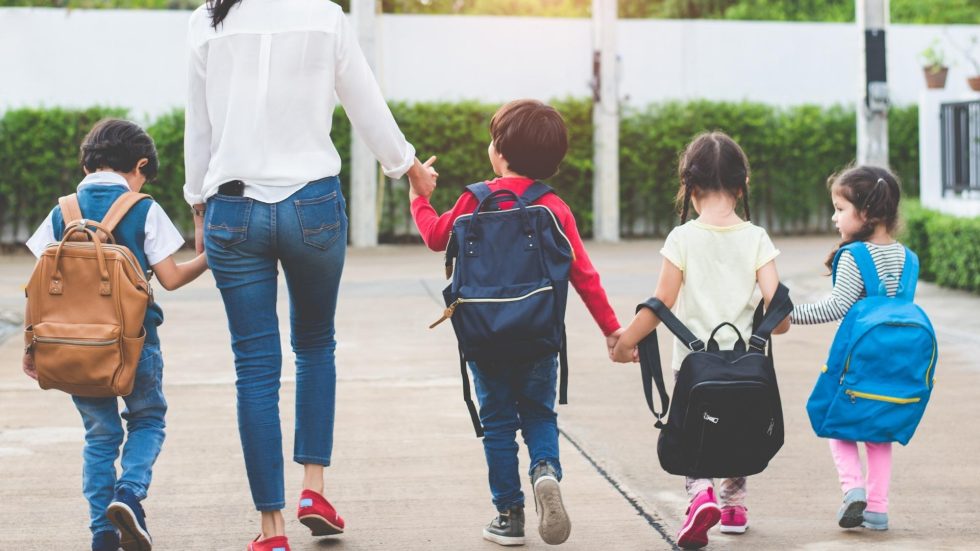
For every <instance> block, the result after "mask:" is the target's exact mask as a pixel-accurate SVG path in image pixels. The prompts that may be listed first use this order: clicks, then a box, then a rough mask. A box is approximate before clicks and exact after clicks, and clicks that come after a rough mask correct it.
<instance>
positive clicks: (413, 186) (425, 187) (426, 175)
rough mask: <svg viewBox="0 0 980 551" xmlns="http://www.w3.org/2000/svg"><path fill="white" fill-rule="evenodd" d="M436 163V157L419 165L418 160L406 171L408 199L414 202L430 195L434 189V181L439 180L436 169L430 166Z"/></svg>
mask: <svg viewBox="0 0 980 551" xmlns="http://www.w3.org/2000/svg"><path fill="white" fill-rule="evenodd" d="M435 162H436V157H435V156H432V157H429V160H428V161H426V162H425V163H420V162H419V160H418V159H415V162H414V163H413V164H412V168H410V169H408V183H409V185H410V189H409V190H408V198H409V200H411V201H414V200H415V199H416V198H418V197H425V198H426V199H428V198H429V196H430V195H432V192H433V191H435V189H436V180H437V179H438V178H439V173H438V172H436V169H434V168H432V165H433V164H434V163H435Z"/></svg>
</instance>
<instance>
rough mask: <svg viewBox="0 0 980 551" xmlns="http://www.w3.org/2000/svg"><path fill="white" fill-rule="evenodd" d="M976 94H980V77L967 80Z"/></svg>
mask: <svg viewBox="0 0 980 551" xmlns="http://www.w3.org/2000/svg"><path fill="white" fill-rule="evenodd" d="M966 81H967V82H968V83H970V88H972V89H973V91H974V92H980V75H977V76H975V77H971V78H968V79H966Z"/></svg>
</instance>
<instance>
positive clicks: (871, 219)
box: [824, 165, 902, 271]
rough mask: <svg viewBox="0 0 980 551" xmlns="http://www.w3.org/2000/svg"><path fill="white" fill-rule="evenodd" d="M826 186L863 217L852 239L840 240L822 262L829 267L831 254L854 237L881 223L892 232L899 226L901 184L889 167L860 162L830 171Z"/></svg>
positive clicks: (867, 234)
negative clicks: (859, 227)
mask: <svg viewBox="0 0 980 551" xmlns="http://www.w3.org/2000/svg"><path fill="white" fill-rule="evenodd" d="M827 189H829V190H830V191H831V193H833V192H837V194H838V195H840V196H841V197H843V198H844V199H847V201H848V202H849V203H851V204H852V205H854V208H855V209H857V211H858V213H860V214H861V216H863V217H864V225H863V226H861V229H860V230H859V231H858V232H857V233H855V234H854V235H852V236H851V239H848V240H844V241H841V242H840V243H839V244H838V245H837V247H835V248H834V250H833V251H831V253H830V255H829V256H828V257H827V261H826V262H825V263H824V264H825V265H826V266H827V269H828V270H831V271H833V269H834V257H835V256H837V251H839V250H840V249H841V247H844V246H845V245H848V244H850V243H854V242H855V241H867V240H868V239H869V238H870V237H871V236H872V235H874V232H875V228H877V227H878V226H879V225H884V226H885V228H887V229H888V233H894V232H895V229H896V228H897V227H898V202H899V200H900V199H901V196H902V184H901V182H899V180H898V177H897V176H895V175H894V174H892V173H891V172H889V171H888V169H885V168H881V167H877V166H867V165H861V166H851V167H848V168H845V169H844V170H841V171H840V172H837V173H836V174H832V175H831V176H830V178H827Z"/></svg>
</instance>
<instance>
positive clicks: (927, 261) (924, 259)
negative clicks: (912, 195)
mask: <svg viewBox="0 0 980 551" xmlns="http://www.w3.org/2000/svg"><path fill="white" fill-rule="evenodd" d="M903 220H904V224H903V225H904V228H903V230H902V235H901V240H902V242H903V243H905V245H906V246H908V247H909V248H910V249H912V250H913V251H915V252H916V254H918V256H919V277H920V278H921V279H923V280H926V281H935V282H936V283H938V284H939V285H942V286H943V287H952V288H954V289H965V290H967V291H973V292H974V293H978V292H980V240H978V239H977V236H978V235H980V217H978V218H959V217H956V216H950V215H946V214H942V213H939V212H936V211H932V210H929V209H926V208H923V207H922V206H921V205H920V204H919V203H918V202H917V201H909V202H908V204H907V205H906V206H905V208H904V209H903Z"/></svg>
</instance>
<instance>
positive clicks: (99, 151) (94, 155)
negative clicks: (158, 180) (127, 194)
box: [78, 119, 159, 180]
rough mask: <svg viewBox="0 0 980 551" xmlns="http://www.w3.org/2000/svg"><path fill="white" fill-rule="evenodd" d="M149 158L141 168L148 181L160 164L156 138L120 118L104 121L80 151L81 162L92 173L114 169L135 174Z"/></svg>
mask: <svg viewBox="0 0 980 551" xmlns="http://www.w3.org/2000/svg"><path fill="white" fill-rule="evenodd" d="M144 158H145V159H147V161H148V162H147V163H146V165H144V166H143V168H141V169H140V172H141V173H142V174H143V176H146V179H147V180H152V179H153V178H155V177H156V175H157V168H159V161H158V160H157V148H156V145H154V143H153V138H151V137H150V136H149V134H147V133H146V132H145V131H144V130H143V129H142V128H140V127H139V125H137V124H136V123H132V122H129V121H124V120H121V119H102V120H101V121H99V122H97V123H95V126H93V127H92V130H89V132H88V134H87V135H86V136H85V139H84V140H82V146H81V147H80V148H79V155H78V160H79V162H81V163H82V166H84V167H85V168H86V169H88V171H89V172H95V171H96V170H99V169H100V168H111V169H112V170H115V171H117V172H132V171H133V169H134V168H136V163H137V162H138V161H139V160H140V159H144Z"/></svg>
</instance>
